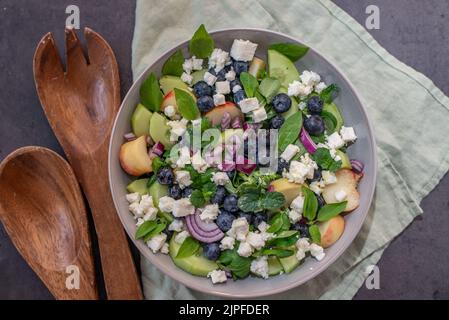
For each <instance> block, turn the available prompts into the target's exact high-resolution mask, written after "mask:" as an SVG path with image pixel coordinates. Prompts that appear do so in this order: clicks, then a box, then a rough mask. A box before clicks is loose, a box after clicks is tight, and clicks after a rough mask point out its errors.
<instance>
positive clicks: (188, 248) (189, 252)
mask: <svg viewBox="0 0 449 320" xmlns="http://www.w3.org/2000/svg"><path fill="white" fill-rule="evenodd" d="M200 247H201V245H200V243H199V242H198V240H196V239H194V238H192V237H187V238H186V239H185V240H184V242H183V243H182V244H181V247H180V248H179V250H178V254H177V255H176V258H177V259H182V258H188V257H191V256H193V255H194V254H195V253H197V252H198V250H199V249H200Z"/></svg>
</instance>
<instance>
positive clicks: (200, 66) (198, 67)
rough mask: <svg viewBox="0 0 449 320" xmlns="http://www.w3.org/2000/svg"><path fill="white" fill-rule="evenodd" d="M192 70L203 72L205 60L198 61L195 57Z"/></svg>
mask: <svg viewBox="0 0 449 320" xmlns="http://www.w3.org/2000/svg"><path fill="white" fill-rule="evenodd" d="M192 69H193V70H201V69H203V59H197V58H196V57H195V56H193V57H192Z"/></svg>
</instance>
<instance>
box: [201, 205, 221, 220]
mask: <svg viewBox="0 0 449 320" xmlns="http://www.w3.org/2000/svg"><path fill="white" fill-rule="evenodd" d="M218 211H219V209H218V204H209V205H207V206H205V207H204V208H203V209H201V214H200V219H201V220H203V221H205V222H213V221H214V220H216V219H217V216H218Z"/></svg>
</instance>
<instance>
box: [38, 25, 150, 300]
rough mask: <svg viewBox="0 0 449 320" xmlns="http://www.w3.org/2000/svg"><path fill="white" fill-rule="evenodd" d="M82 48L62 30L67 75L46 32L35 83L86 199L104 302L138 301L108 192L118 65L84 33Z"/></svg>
mask: <svg viewBox="0 0 449 320" xmlns="http://www.w3.org/2000/svg"><path fill="white" fill-rule="evenodd" d="M84 37H85V39H86V45H87V55H85V53H84V51H83V48H82V45H81V43H80V41H79V39H78V37H77V35H76V33H75V31H74V30H73V29H71V28H66V30H65V42H66V70H65V71H64V67H63V63H62V61H61V59H60V56H59V54H58V51H57V48H56V44H55V41H54V38H53V35H52V34H51V33H48V34H46V35H45V36H44V37H43V38H42V40H41V41H40V42H39V45H38V47H37V49H36V52H35V55H34V65H33V67H34V79H35V84H36V88H37V92H38V95H39V99H40V102H41V104H42V108H43V109H44V111H45V114H46V116H47V118H48V121H49V123H50V125H51V127H52V129H53V131H54V133H55V135H56V137H57V139H58V141H59V143H60V144H61V145H62V148H63V149H64V152H65V154H66V155H67V158H68V160H69V162H70V164H71V165H72V167H73V170H74V172H75V175H76V177H77V179H78V181H79V182H80V184H81V187H82V189H83V191H84V193H85V195H86V197H87V200H88V203H89V206H90V208H91V211H92V216H93V220H94V224H95V229H96V232H97V236H98V243H99V249H100V257H101V265H102V269H103V276H104V282H105V287H106V293H107V296H108V298H109V299H142V291H141V288H140V282H139V278H138V276H137V272H136V268H135V266H134V263H133V259H132V255H131V251H130V248H129V246H128V241H127V237H126V235H125V232H124V230H123V227H122V224H121V222H120V220H119V217H118V215H117V213H116V211H115V207H114V203H113V201H112V196H111V193H110V189H109V179H108V161H107V160H108V147H109V138H110V134H111V130H112V126H113V123H114V119H115V116H116V113H117V111H118V109H119V106H120V80H119V72H118V66H117V62H116V59H115V56H114V53H113V52H112V49H111V47H110V46H109V45H108V43H107V42H106V41H105V40H104V39H103V38H102V37H101V36H100V35H99V34H97V33H96V32H94V31H93V30H92V29H89V28H85V30H84Z"/></svg>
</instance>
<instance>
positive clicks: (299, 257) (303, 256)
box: [296, 249, 306, 261]
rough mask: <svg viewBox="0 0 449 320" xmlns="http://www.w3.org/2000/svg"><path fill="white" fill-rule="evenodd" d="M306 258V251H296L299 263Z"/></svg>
mask: <svg viewBox="0 0 449 320" xmlns="http://www.w3.org/2000/svg"><path fill="white" fill-rule="evenodd" d="M305 257H306V253H305V252H304V250H301V249H298V250H296V259H298V261H302V260H303V259H304V258H305Z"/></svg>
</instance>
